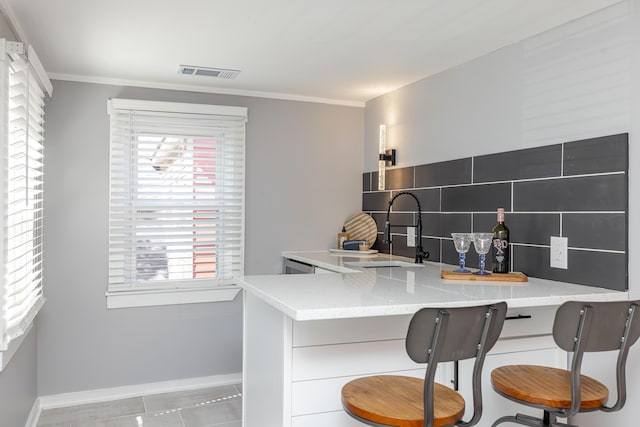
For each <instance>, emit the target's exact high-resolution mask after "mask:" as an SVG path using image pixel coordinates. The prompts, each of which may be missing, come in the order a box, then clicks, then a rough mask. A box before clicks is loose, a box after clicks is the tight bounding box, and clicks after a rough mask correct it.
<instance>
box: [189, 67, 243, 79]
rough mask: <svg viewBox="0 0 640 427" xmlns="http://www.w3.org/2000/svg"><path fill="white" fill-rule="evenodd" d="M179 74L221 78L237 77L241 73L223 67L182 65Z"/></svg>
mask: <svg viewBox="0 0 640 427" xmlns="http://www.w3.org/2000/svg"><path fill="white" fill-rule="evenodd" d="M178 74H181V75H184V76H205V77H216V78H219V79H235V78H236V77H238V74H240V71H239V70H225V69H223V68H207V67H193V66H191V65H180V67H179V68H178Z"/></svg>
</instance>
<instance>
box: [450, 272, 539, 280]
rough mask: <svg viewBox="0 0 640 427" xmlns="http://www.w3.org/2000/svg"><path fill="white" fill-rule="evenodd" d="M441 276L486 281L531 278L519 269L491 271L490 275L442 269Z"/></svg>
mask: <svg viewBox="0 0 640 427" xmlns="http://www.w3.org/2000/svg"><path fill="white" fill-rule="evenodd" d="M440 277H441V278H443V279H453V280H480V281H484V282H528V281H529V278H528V277H527V276H526V275H525V274H524V273H520V272H519V271H513V272H511V273H491V274H489V275H488V276H478V275H477V274H472V273H456V272H454V271H453V270H442V271H441V272H440Z"/></svg>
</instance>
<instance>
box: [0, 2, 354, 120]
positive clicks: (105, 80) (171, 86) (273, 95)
mask: <svg viewBox="0 0 640 427" xmlns="http://www.w3.org/2000/svg"><path fill="white" fill-rule="evenodd" d="M0 1H2V0H0ZM49 78H50V79H52V80H64V81H72V82H80V83H94V84H105V85H114V86H132V87H142V88H150V89H165V90H176V91H185V92H200V93H212V94H219V95H235V96H248V97H254V98H269V99H280V100H286V101H301V102H312V103H318V104H330V105H342V106H346V107H360V108H364V106H365V103H364V102H363V101H353V100H344V99H331V98H319V97H313V96H304V95H294V94H288V93H278V92H261V91H253V90H244V89H230V88H218V87H211V86H194V85H185V84H177V83H166V82H154V81H146V80H129V79H117V78H110V77H94V76H83V75H77V74H63V73H49Z"/></svg>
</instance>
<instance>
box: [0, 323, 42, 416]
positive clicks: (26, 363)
mask: <svg viewBox="0 0 640 427" xmlns="http://www.w3.org/2000/svg"><path fill="white" fill-rule="evenodd" d="M37 335H38V334H37V333H36V327H35V326H34V327H33V328H32V329H31V331H30V332H29V333H28V334H27V336H26V337H25V339H24V341H22V345H21V346H20V348H19V349H18V351H17V352H16V354H14V355H13V358H12V359H11V361H10V362H9V365H8V366H7V367H6V368H5V370H4V371H2V372H1V373H0V425H2V427H22V426H24V425H25V422H26V421H27V418H28V416H29V412H30V411H31V408H32V407H33V404H34V403H35V401H36V398H37V397H38V393H37V388H36V385H37V383H36V381H37V378H36V372H37V371H36V341H37Z"/></svg>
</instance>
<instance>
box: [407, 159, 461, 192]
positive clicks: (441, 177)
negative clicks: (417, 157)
mask: <svg viewBox="0 0 640 427" xmlns="http://www.w3.org/2000/svg"><path fill="white" fill-rule="evenodd" d="M415 176H416V178H415V179H416V181H415V187H416V188H420V187H437V186H442V185H456V184H468V183H469V182H471V159H470V158H467V159H459V160H450V161H448V162H440V163H430V164H428V165H420V166H416V167H415Z"/></svg>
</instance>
